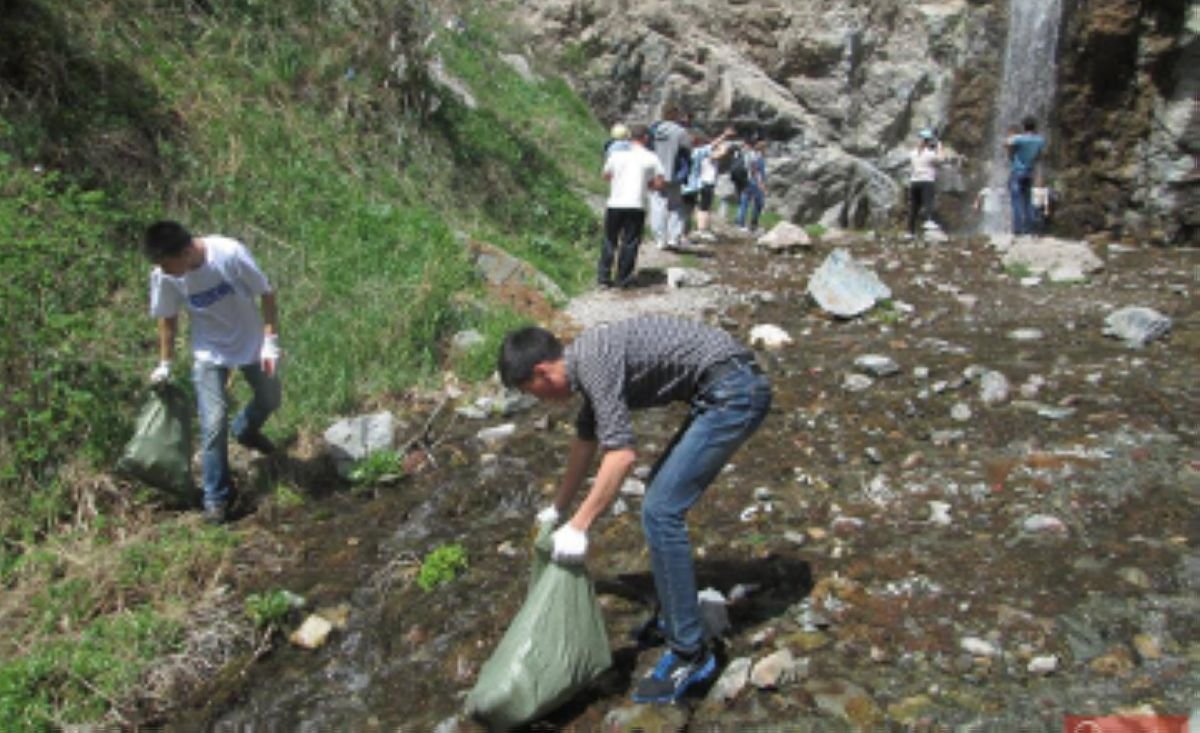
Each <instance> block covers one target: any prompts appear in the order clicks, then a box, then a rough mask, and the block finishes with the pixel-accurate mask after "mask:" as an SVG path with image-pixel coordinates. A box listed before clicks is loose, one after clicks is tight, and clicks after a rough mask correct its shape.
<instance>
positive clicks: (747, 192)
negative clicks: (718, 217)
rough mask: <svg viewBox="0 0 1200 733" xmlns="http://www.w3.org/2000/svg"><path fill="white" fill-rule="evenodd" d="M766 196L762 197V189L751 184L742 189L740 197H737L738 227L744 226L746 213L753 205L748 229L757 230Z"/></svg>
mask: <svg viewBox="0 0 1200 733" xmlns="http://www.w3.org/2000/svg"><path fill="white" fill-rule="evenodd" d="M766 202H767V201H766V196H764V195H763V192H762V189H761V188H759V187H758V186H755V185H753V184H751V185H749V186H746V187H745V188H744V189H742V193H741V195H739V196H738V212H737V225H738V226H740V227H744V226H746V213H747V211H748V210H749V209H750V208H751V205H753V207H754V208H753V211H749V213H750V228H751V229H757V228H758V217H759V215H761V214H762V210H763V206H765V205H766Z"/></svg>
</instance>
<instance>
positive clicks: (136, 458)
mask: <svg viewBox="0 0 1200 733" xmlns="http://www.w3.org/2000/svg"><path fill="white" fill-rule="evenodd" d="M117 471H118V472H120V473H122V474H124V475H126V476H129V477H131V478H135V479H138V480H139V481H143V482H145V483H147V484H149V485H150V486H153V487H154V488H156V489H159V490H160V491H162V492H164V493H166V494H167V495H169V496H170V498H172V499H174V500H175V501H177V502H179V503H181V504H184V503H188V502H189V501H190V500H192V499H193V498H194V496H193V495H194V490H193V489H194V487H193V484H192V408H191V400H190V399H189V397H188V395H187V394H186V393H185V392H184V391H183V390H182V389H180V388H179V387H176V386H175V385H173V384H169V383H168V384H160V385H156V386H154V387H152V388H151V389H150V394H149V396H148V397H147V398H146V402H145V404H144V405H142V411H141V412H140V413H139V414H138V418H137V425H136V427H135V428H134V431H133V437H132V438H130V439H129V442H128V443H127V444H126V445H125V452H124V453H123V454H122V455H121V458H120V459H119V460H118V461H117Z"/></svg>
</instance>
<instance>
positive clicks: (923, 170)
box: [909, 145, 942, 182]
mask: <svg viewBox="0 0 1200 733" xmlns="http://www.w3.org/2000/svg"><path fill="white" fill-rule="evenodd" d="M909 161H911V162H912V176H911V177H910V178H909V180H910V181H913V182H921V181H927V182H932V181H935V180H937V167H938V165H939V164H941V162H942V152H941V150H939V149H938V148H928V147H926V146H924V145H922V146H921V147H919V148H917V149H916V150H914V151H913V152H912V155H910V156H909Z"/></svg>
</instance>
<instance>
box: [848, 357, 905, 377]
mask: <svg viewBox="0 0 1200 733" xmlns="http://www.w3.org/2000/svg"><path fill="white" fill-rule="evenodd" d="M854 366H856V367H858V368H859V369H861V370H863V371H864V372H867V373H868V374H871V375H872V376H876V377H888V376H891V375H893V374H898V373H899V372H900V365H899V364H897V363H896V360H895V359H893V358H891V357H890V356H883V355H881V354H863V355H862V356H860V357H858V358H857V359H855V360H854Z"/></svg>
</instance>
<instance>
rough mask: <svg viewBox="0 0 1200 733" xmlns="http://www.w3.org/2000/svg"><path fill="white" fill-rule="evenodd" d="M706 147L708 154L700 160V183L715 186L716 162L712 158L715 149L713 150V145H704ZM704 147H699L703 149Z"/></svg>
mask: <svg viewBox="0 0 1200 733" xmlns="http://www.w3.org/2000/svg"><path fill="white" fill-rule="evenodd" d="M704 148H707V149H708V155H705V156H704V160H702V161H700V185H701V186H715V185H717V172H718V171H717V163H716V161H714V160H713V156H714V155H716V153H717V151H715V150H713V146H711V145H705V146H704ZM704 148H701V150H703V149H704Z"/></svg>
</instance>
